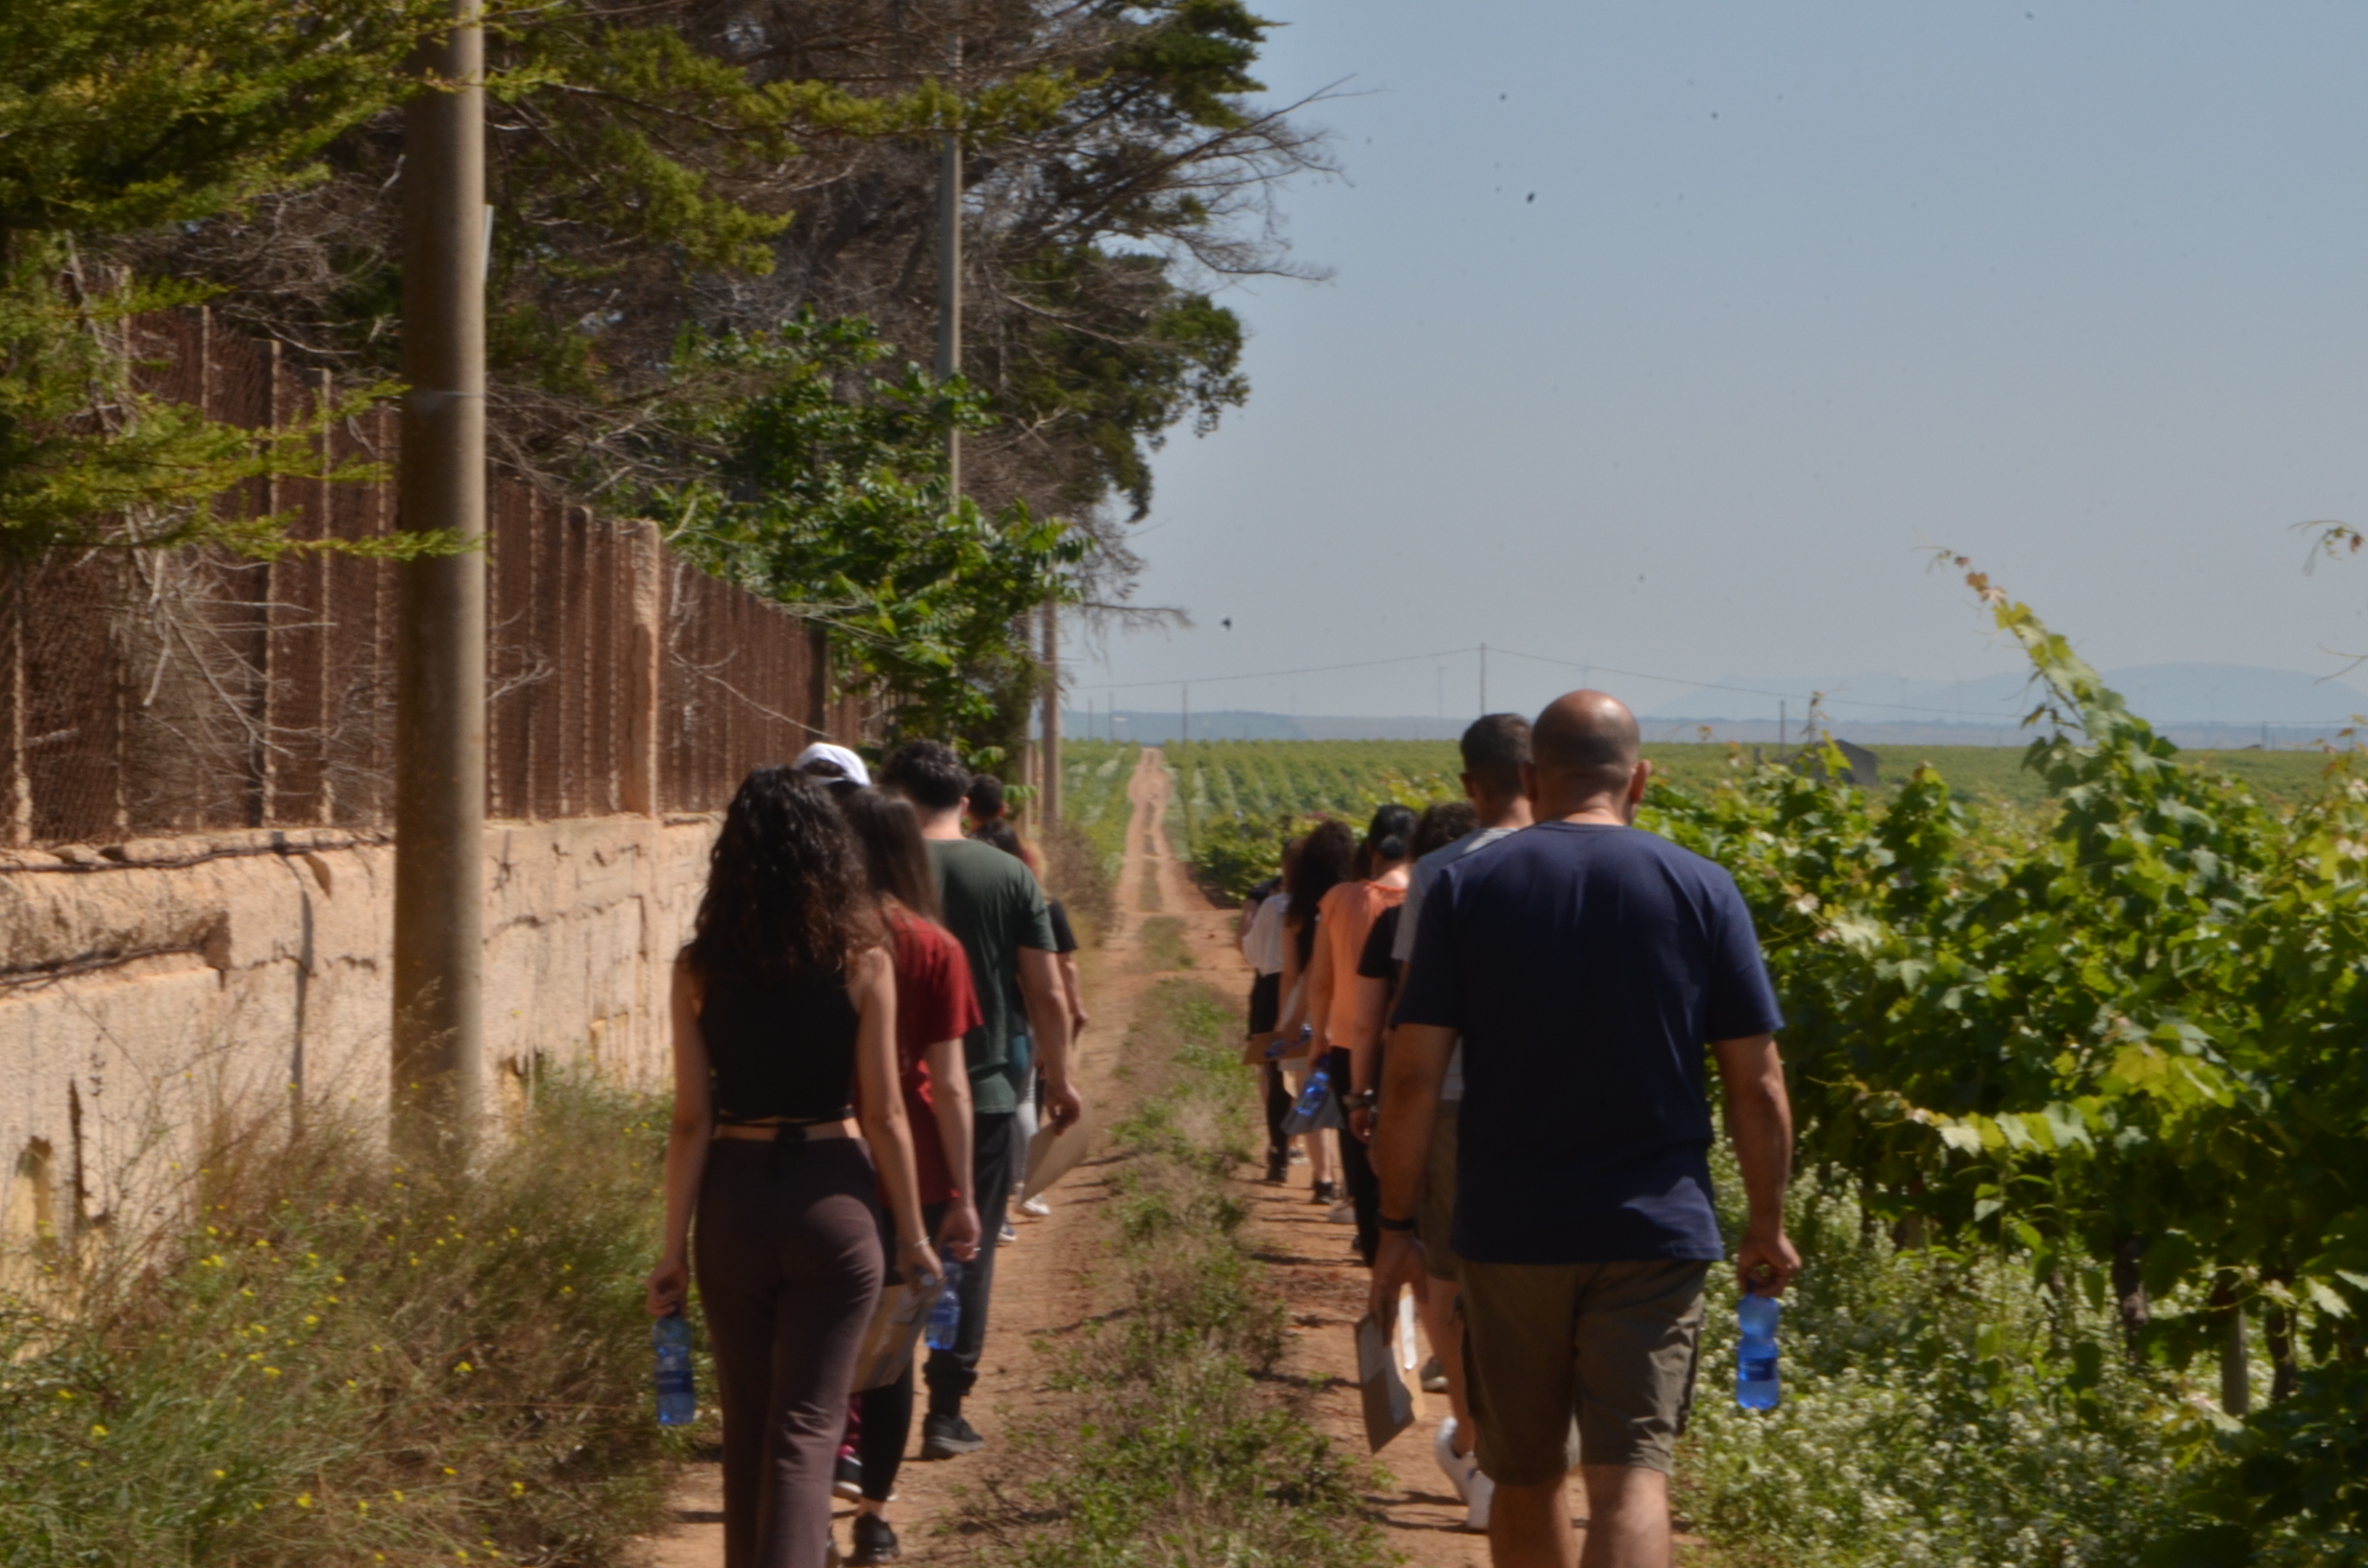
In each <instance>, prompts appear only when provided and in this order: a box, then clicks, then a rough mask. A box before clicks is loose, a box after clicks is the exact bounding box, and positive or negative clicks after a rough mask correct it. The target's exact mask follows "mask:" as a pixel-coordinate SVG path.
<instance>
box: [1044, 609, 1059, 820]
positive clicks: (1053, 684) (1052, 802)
mask: <svg viewBox="0 0 2368 1568" xmlns="http://www.w3.org/2000/svg"><path fill="white" fill-rule="evenodd" d="M1044 732H1045V814H1044V822H1045V826H1046V827H1050V826H1051V825H1052V824H1053V823H1055V822H1057V821H1060V820H1061V607H1060V605H1059V604H1057V603H1055V602H1054V601H1053V600H1045V721H1044Z"/></svg>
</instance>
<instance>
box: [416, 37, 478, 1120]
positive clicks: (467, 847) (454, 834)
mask: <svg viewBox="0 0 2368 1568" xmlns="http://www.w3.org/2000/svg"><path fill="white" fill-rule="evenodd" d="M451 5H452V17H453V26H452V30H451V31H450V32H449V33H447V34H445V35H444V36H443V37H441V38H438V39H434V40H432V41H431V42H429V43H427V44H424V45H422V46H421V49H420V51H419V53H418V55H417V56H416V57H415V59H414V64H415V66H416V68H417V69H418V70H419V72H420V74H421V75H423V76H426V77H430V78H432V79H434V80H436V81H439V82H445V83H456V84H459V86H452V87H448V88H434V89H431V90H429V91H426V92H422V93H420V94H419V95H418V96H417V97H415V98H413V99H412V100H411V102H410V103H409V105H408V106H407V107H406V108H405V110H404V118H403V144H404V145H403V380H405V382H406V383H407V385H408V386H409V388H410V390H409V391H407V393H405V394H404V398H403V426H402V429H403V444H402V460H401V468H400V471H399V474H400V477H399V485H400V488H399V490H398V492H397V493H398V496H399V504H400V508H401V522H402V526H403V527H405V528H407V529H410V530H414V531H420V530H426V529H432V528H434V529H450V530H451V531H452V532H454V533H456V534H460V535H463V536H465V537H467V538H470V539H472V540H480V539H481V538H482V537H483V535H484V532H485V137H484V87H483V83H484V64H485V38H484V33H483V30H482V29H481V27H480V26H479V0H451ZM399 576H400V584H401V586H400V597H399V601H398V608H397V625H396V633H395V971H394V982H395V984H394V1057H393V1069H394V1111H395V1125H394V1134H395V1140H396V1146H397V1148H398V1149H399V1150H401V1151H403V1152H404V1153H406V1154H407V1155H410V1156H412V1157H414V1158H441V1159H448V1160H452V1161H454V1162H459V1161H465V1160H466V1159H467V1158H468V1155H469V1151H470V1148H471V1147H472V1145H473V1144H474V1142H475V1140H476V1136H477V1132H478V1125H479V1122H480V1120H481V1118H482V1116H483V1114H484V1082H483V1077H484V1034H483V1029H482V1020H481V1002H482V992H483V980H484V956H485V939H484V920H485V888H484V877H485V862H484V856H485V843H484V840H485V555H484V551H483V550H482V549H481V548H479V549H473V550H471V551H468V552H467V553H465V554H459V555H439V556H432V557H430V558H428V559H424V560H416V561H407V562H405V563H404V564H403V566H402V567H401V569H400V573H399Z"/></svg>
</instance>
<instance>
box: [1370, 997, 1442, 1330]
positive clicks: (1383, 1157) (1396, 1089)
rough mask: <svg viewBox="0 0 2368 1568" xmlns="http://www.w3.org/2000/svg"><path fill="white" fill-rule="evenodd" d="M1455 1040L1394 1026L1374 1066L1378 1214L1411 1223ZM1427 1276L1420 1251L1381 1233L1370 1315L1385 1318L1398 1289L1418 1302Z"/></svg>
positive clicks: (1405, 1236) (1431, 1029)
mask: <svg viewBox="0 0 2368 1568" xmlns="http://www.w3.org/2000/svg"><path fill="white" fill-rule="evenodd" d="M1455 1039H1456V1034H1455V1031H1454V1030H1452V1029H1447V1028H1443V1027H1441V1026H1440V1025H1438V1024H1433V1023H1401V1024H1399V1025H1398V1026H1397V1028H1396V1029H1394V1030H1393V1031H1392V1032H1391V1035H1390V1049H1389V1051H1388V1053H1387V1054H1386V1055H1385V1056H1384V1057H1383V1059H1382V1078H1381V1107H1382V1111H1381V1120H1380V1124H1379V1125H1378V1126H1377V1127H1376V1128H1375V1129H1374V1133H1373V1145H1372V1154H1371V1155H1370V1156H1369V1158H1370V1159H1371V1161H1372V1163H1373V1174H1374V1176H1375V1177H1377V1178H1378V1179H1379V1181H1380V1184H1381V1213H1382V1215H1383V1217H1385V1218H1389V1219H1411V1218H1413V1217H1414V1213H1415V1205H1416V1204H1417V1203H1418V1202H1419V1201H1420V1199H1421V1196H1422V1173H1423V1170H1424V1168H1425V1167H1426V1166H1427V1165H1428V1164H1430V1158H1431V1128H1432V1124H1433V1123H1434V1122H1435V1121H1436V1120H1437V1119H1438V1116H1439V1091H1440V1090H1441V1089H1442V1088H1443V1087H1444V1086H1445V1084H1446V1081H1447V1059H1448V1058H1449V1057H1451V1056H1453V1055H1454V1054H1455ZM1427 1272H1428V1271H1427V1270H1426V1269H1425V1268H1424V1266H1423V1262H1422V1249H1421V1248H1420V1247H1419V1246H1418V1244H1417V1243H1416V1241H1415V1238H1414V1237H1413V1236H1412V1235H1411V1234H1410V1233H1408V1232H1405V1231H1384V1232H1383V1233H1382V1236H1381V1251H1380V1252H1379V1254H1378V1255H1377V1256H1376V1257H1375V1258H1374V1260H1373V1291H1372V1303H1371V1306H1372V1311H1373V1312H1374V1314H1375V1315H1376V1316H1380V1317H1383V1318H1385V1319H1386V1318H1387V1316H1388V1314H1389V1313H1390V1312H1391V1311H1393V1310H1394V1308H1395V1306H1396V1301H1397V1291H1398V1286H1401V1285H1409V1286H1413V1287H1414V1289H1415V1292H1416V1294H1417V1295H1418V1296H1419V1295H1420V1294H1421V1292H1422V1290H1423V1287H1424V1281H1425V1279H1426V1277H1427Z"/></svg>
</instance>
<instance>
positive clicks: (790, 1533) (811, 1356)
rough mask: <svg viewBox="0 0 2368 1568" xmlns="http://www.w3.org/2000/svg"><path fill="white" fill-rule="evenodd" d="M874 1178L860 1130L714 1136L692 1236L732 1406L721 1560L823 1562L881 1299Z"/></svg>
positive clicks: (731, 1565)
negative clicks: (781, 1142)
mask: <svg viewBox="0 0 2368 1568" xmlns="http://www.w3.org/2000/svg"><path fill="white" fill-rule="evenodd" d="M878 1192H879V1178H878V1177H877V1176H876V1175H875V1174H874V1172H873V1169H872V1157H871V1155H870V1154H869V1153H868V1152H867V1151H866V1150H865V1148H864V1146H863V1145H862V1144H861V1143H860V1142H857V1141H856V1140H854V1139H844V1138H840V1139H816V1140H814V1141H812V1142H807V1143H802V1144H791V1145H788V1146H786V1147H782V1148H779V1149H776V1147H775V1146H774V1145H773V1144H772V1143H771V1142H755V1141H751V1140H748V1139H718V1140H717V1141H716V1142H715V1143H713V1144H712V1145H710V1146H709V1148H708V1150H707V1169H706V1174H705V1176H704V1177H703V1178H702V1180H701V1182H700V1184H699V1225H698V1230H697V1233H696V1239H695V1244H694V1247H693V1253H694V1259H695V1262H696V1264H697V1267H698V1270H699V1296H700V1301H701V1304H702V1305H703V1307H704V1308H705V1309H706V1314H707V1337H708V1340H709V1342H710V1343H711V1344H712V1345H713V1346H714V1348H715V1382H716V1403H717V1404H718V1405H720V1406H721V1407H722V1408H723V1411H724V1563H725V1568H822V1565H823V1560H824V1556H825V1554H826V1551H827V1550H828V1547H829V1541H830V1477H831V1470H832V1468H833V1465H834V1463H835V1461H836V1459H837V1458H838V1448H839V1433H840V1432H841V1431H842V1430H843V1429H844V1427H845V1426H846V1422H847V1396H848V1390H849V1388H850V1387H851V1385H852V1384H853V1383H854V1381H855V1358H856V1356H857V1355H858V1354H859V1353H860V1352H861V1351H862V1348H863V1331H864V1327H865V1325H866V1324H867V1323H868V1322H869V1321H870V1319H871V1316H872V1309H873V1306H874V1304H875V1303H876V1302H877V1301H878V1299H879V1286H880V1278H881V1273H882V1270H881V1266H880V1247H879V1218H878V1213H879V1210H878V1196H877V1194H878Z"/></svg>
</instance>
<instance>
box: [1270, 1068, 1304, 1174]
mask: <svg viewBox="0 0 2368 1568" xmlns="http://www.w3.org/2000/svg"><path fill="white" fill-rule="evenodd" d="M1266 1075H1267V1161H1268V1163H1269V1164H1277V1165H1279V1164H1285V1163H1286V1162H1288V1161H1289V1160H1290V1158H1291V1139H1289V1138H1287V1137H1285V1136H1284V1134H1283V1118H1284V1117H1285V1116H1288V1115H1291V1108H1292V1106H1294V1105H1295V1104H1296V1103H1297V1102H1296V1101H1295V1100H1294V1099H1293V1098H1292V1096H1291V1086H1290V1085H1289V1084H1286V1083H1284V1082H1283V1069H1282V1068H1281V1067H1278V1066H1275V1065H1274V1064H1273V1063H1271V1062H1270V1063H1268V1064H1267V1065H1266Z"/></svg>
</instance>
